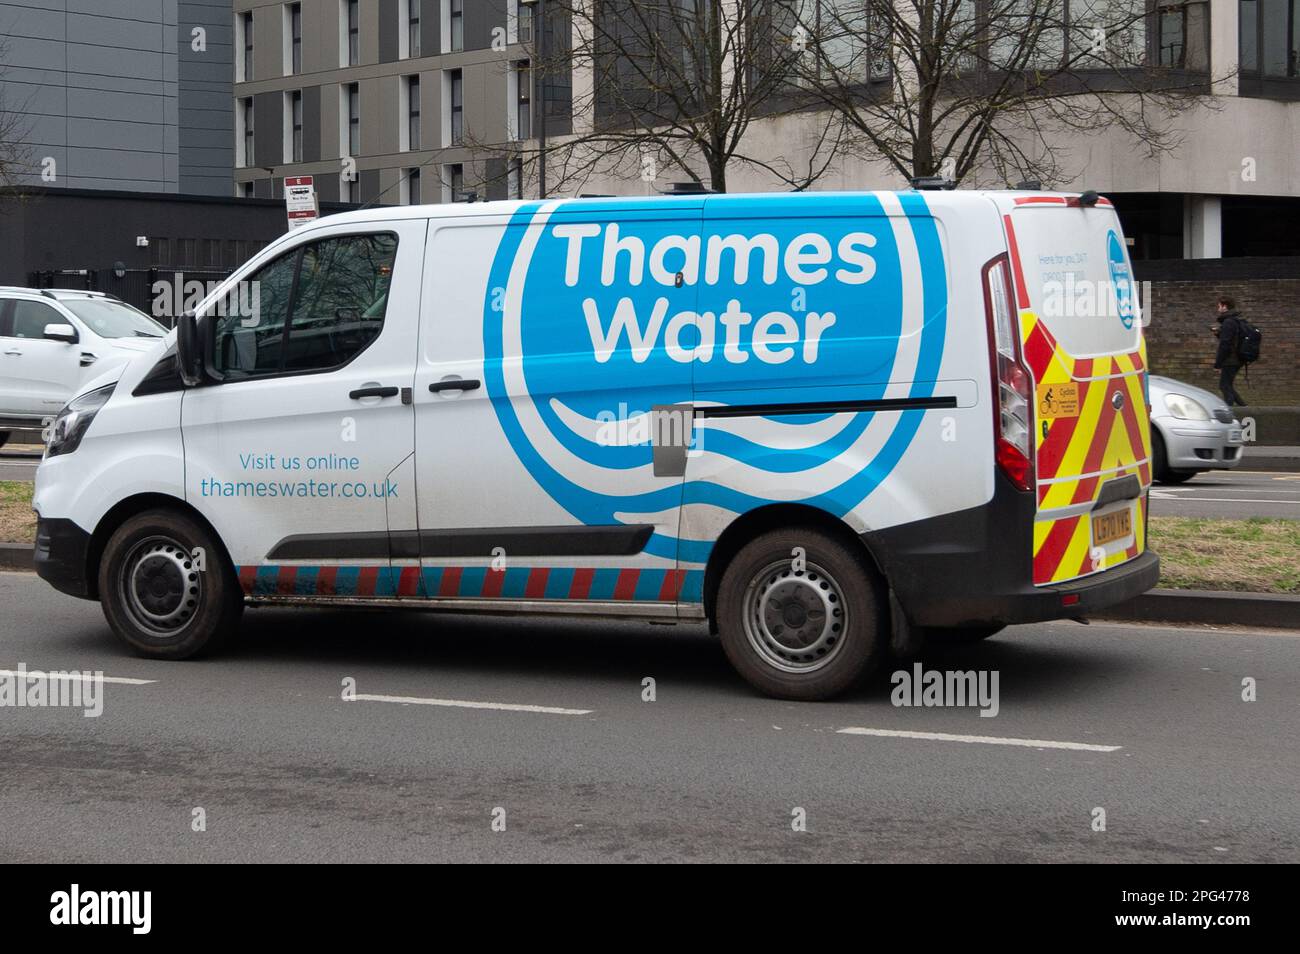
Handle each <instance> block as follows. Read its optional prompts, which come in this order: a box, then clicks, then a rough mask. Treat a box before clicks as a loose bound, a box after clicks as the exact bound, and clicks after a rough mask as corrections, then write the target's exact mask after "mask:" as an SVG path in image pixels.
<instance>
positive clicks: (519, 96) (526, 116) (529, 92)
mask: <svg viewBox="0 0 1300 954" xmlns="http://www.w3.org/2000/svg"><path fill="white" fill-rule="evenodd" d="M513 76H514V83H513V84H511V85H513V86H514V94H515V102H514V119H515V122H514V134H515V135H514V138H515V139H531V138H532V137H533V73H532V70H530V69H529V68H528V61H527V60H520V61H519V62H517V63H516V64H515V68H514V70H513Z"/></svg>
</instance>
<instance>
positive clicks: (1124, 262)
mask: <svg viewBox="0 0 1300 954" xmlns="http://www.w3.org/2000/svg"><path fill="white" fill-rule="evenodd" d="M1106 258H1107V260H1108V261H1109V264H1110V284H1111V288H1113V289H1114V291H1115V306H1116V309H1117V310H1118V312H1119V320H1120V322H1121V323H1122V324H1123V325H1124V327H1125V328H1126V329H1131V328H1132V327H1133V310H1134V309H1133V276H1132V275H1131V274H1130V273H1129V267H1128V258H1127V256H1125V254H1124V243H1123V242H1121V241H1120V240H1119V236H1118V235H1117V234H1115V230H1114V229H1111V231H1110V234H1109V235H1108V236H1107V238H1106Z"/></svg>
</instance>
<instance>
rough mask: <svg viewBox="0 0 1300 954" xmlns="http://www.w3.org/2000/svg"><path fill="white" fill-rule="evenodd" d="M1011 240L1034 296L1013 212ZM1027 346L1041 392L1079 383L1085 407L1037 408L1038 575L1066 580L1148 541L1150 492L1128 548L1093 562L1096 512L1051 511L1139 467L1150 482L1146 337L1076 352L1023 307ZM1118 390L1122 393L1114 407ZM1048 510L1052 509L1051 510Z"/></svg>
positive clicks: (1089, 496)
mask: <svg viewBox="0 0 1300 954" xmlns="http://www.w3.org/2000/svg"><path fill="white" fill-rule="evenodd" d="M1005 218H1006V222H1005V224H1006V229H1007V237H1008V245H1009V248H1010V250H1011V263H1012V272H1013V276H1014V280H1015V286H1016V292H1017V297H1018V298H1019V300H1020V302H1021V303H1022V305H1023V304H1027V303H1028V301H1029V298H1028V295H1027V292H1026V288H1025V281H1024V274H1023V272H1022V270H1021V267H1020V257H1019V253H1018V250H1017V249H1016V244H1015V232H1014V229H1013V227H1012V224H1011V217H1010V216H1006V217H1005ZM1020 331H1021V348H1022V353H1023V355H1024V360H1025V364H1026V366H1027V367H1028V368H1029V371H1030V373H1031V375H1032V376H1033V379H1034V395H1035V397H1034V400H1035V408H1037V401H1038V395H1040V394H1043V393H1045V392H1046V391H1047V390H1048V389H1049V388H1051V387H1053V386H1058V385H1063V384H1070V383H1073V384H1074V385H1075V386H1076V388H1077V391H1078V414H1077V415H1076V416H1074V417H1058V418H1054V419H1049V418H1046V417H1043V416H1041V415H1036V417H1035V421H1034V439H1035V444H1036V458H1035V464H1036V470H1037V481H1038V509H1039V512H1040V518H1039V519H1037V520H1035V522H1034V583H1035V584H1042V583H1059V582H1062V581H1064V580H1071V579H1074V578H1076V577H1079V576H1083V575H1086V574H1089V573H1094V572H1099V571H1101V570H1104V569H1106V568H1107V567H1110V566H1116V565H1118V564H1120V563H1124V562H1125V561H1127V560H1131V559H1133V558H1134V557H1136V556H1137V555H1138V554H1139V553H1141V552H1142V549H1143V541H1144V540H1145V537H1146V534H1145V524H1146V500H1145V497H1144V498H1143V499H1142V503H1141V505H1140V506H1139V507H1137V508H1135V512H1134V522H1133V523H1134V526H1133V531H1134V532H1133V539H1134V542H1133V544H1132V545H1131V546H1129V547H1128V548H1127V549H1126V550H1123V551H1115V552H1113V553H1109V554H1108V555H1107V556H1106V557H1105V558H1104V560H1102V561H1100V562H1099V563H1098V565H1096V566H1093V555H1092V552H1091V549H1092V547H1091V543H1092V529H1091V515H1090V514H1088V513H1082V514H1078V513H1076V514H1075V515H1073V516H1062V517H1059V518H1056V519H1053V518H1052V517H1051V515H1050V511H1052V510H1056V509H1059V508H1067V507H1077V505H1080V504H1087V503H1090V502H1091V501H1093V500H1095V499H1096V498H1097V494H1098V493H1099V491H1100V489H1101V485H1102V484H1103V483H1105V482H1106V481H1107V480H1113V479H1116V478H1119V477H1124V476H1126V475H1128V474H1136V475H1137V477H1138V480H1139V481H1140V482H1141V484H1142V486H1143V488H1144V489H1145V488H1146V487H1147V486H1148V485H1149V484H1150V483H1151V465H1150V457H1151V432H1150V424H1149V421H1148V419H1147V411H1146V391H1145V387H1144V375H1145V373H1146V344H1145V342H1144V341H1143V342H1141V343H1140V345H1139V347H1138V350H1137V351H1134V352H1132V353H1130V354H1121V355H1114V356H1108V357H1099V358H1075V357H1073V356H1071V355H1070V354H1069V353H1068V352H1067V351H1066V350H1065V349H1064V348H1062V347H1061V346H1060V344H1059V343H1058V342H1057V341H1056V339H1055V338H1054V337H1053V335H1052V333H1051V332H1050V331H1049V330H1048V328H1047V326H1046V325H1044V324H1043V323H1042V322H1041V321H1040V320H1039V318H1038V316H1037V314H1035V313H1034V312H1033V311H1032V310H1030V309H1028V308H1022V309H1021V311H1020ZM1116 391H1119V392H1120V394H1121V395H1122V396H1123V401H1122V402H1121V406H1120V407H1119V408H1116V407H1115V404H1114V401H1113V396H1114V394H1115V392H1116ZM1044 512H1047V513H1044Z"/></svg>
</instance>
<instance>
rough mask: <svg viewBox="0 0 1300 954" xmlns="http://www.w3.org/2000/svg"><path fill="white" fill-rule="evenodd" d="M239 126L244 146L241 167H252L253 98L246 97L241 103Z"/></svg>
mask: <svg viewBox="0 0 1300 954" xmlns="http://www.w3.org/2000/svg"><path fill="white" fill-rule="evenodd" d="M239 125H240V144H241V146H242V150H241V154H240V156H239V164H240V165H241V166H251V165H252V164H253V156H254V155H255V153H254V152H253V97H251V96H246V97H244V98H243V99H241V100H240V101H239Z"/></svg>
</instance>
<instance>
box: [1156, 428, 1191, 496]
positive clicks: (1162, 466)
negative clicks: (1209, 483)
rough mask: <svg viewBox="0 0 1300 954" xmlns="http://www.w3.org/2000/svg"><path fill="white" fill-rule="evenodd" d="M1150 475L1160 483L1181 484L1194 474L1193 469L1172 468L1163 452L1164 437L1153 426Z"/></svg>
mask: <svg viewBox="0 0 1300 954" xmlns="http://www.w3.org/2000/svg"><path fill="white" fill-rule="evenodd" d="M1151 457H1152V461H1151V475H1152V476H1153V477H1154V478H1155V479H1156V480H1158V481H1160V483H1162V484H1181V483H1185V482H1186V481H1189V480H1191V479H1192V478H1193V477H1195V476H1196V473H1197V472H1196V471H1194V470H1173V469H1171V468H1170V466H1169V457H1168V455H1167V453H1166V452H1165V439H1164V438H1163V437H1161V436H1160V433H1159V432H1158V431H1156V430H1155V429H1154V428H1153V429H1152V431H1151Z"/></svg>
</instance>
